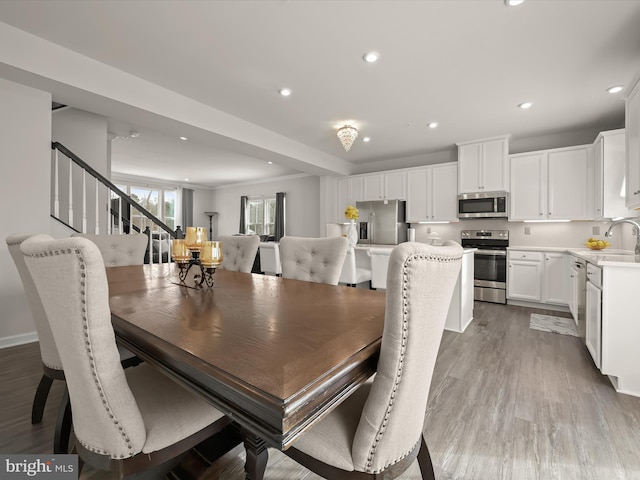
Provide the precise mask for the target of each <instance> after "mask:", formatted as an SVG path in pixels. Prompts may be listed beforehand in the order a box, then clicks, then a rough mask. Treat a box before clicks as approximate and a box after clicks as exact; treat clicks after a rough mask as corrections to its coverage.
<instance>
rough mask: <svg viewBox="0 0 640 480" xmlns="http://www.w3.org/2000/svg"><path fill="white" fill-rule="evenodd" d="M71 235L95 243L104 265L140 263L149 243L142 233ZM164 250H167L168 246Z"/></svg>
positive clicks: (119, 265) (117, 265) (116, 265)
mask: <svg viewBox="0 0 640 480" xmlns="http://www.w3.org/2000/svg"><path fill="white" fill-rule="evenodd" d="M72 236H74V237H83V238H88V239H89V240H91V241H92V242H93V243H95V244H96V246H97V247H98V249H99V250H100V253H101V254H102V259H103V261H104V265H105V267H124V266H127V265H142V264H143V263H144V257H145V253H146V252H147V246H148V244H149V237H147V235H145V234H144V233H131V234H124V235H93V234H89V233H74V234H73V235H72ZM165 251H168V247H167V250H165Z"/></svg>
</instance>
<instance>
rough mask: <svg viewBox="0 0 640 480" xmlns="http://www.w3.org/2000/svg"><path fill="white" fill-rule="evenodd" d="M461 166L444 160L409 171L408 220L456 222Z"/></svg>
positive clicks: (411, 221)
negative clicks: (457, 187) (459, 170)
mask: <svg viewBox="0 0 640 480" xmlns="http://www.w3.org/2000/svg"><path fill="white" fill-rule="evenodd" d="M457 183H458V165H457V164H456V163H445V164H439V165H433V166H428V167H424V168H420V169H416V170H410V171H409V172H408V173H407V222H410V223H416V222H445V221H446V222H457V221H458V215H457V213H458V210H457V193H456V186H457Z"/></svg>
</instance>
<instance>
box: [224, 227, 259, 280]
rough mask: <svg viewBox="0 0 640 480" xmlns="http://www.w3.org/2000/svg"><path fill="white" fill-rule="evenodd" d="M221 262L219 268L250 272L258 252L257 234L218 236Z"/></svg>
mask: <svg viewBox="0 0 640 480" xmlns="http://www.w3.org/2000/svg"><path fill="white" fill-rule="evenodd" d="M220 241H221V242H222V263H221V264H220V267H219V268H222V269H223V270H232V271H234V272H244V273H250V272H251V269H252V268H253V262H254V260H255V258H256V254H257V253H258V244H259V243H260V237H259V236H258V235H234V236H227V237H220Z"/></svg>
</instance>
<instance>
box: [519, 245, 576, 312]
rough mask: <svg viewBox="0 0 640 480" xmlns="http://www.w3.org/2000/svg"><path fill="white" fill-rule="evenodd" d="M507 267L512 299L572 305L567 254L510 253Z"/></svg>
mask: <svg viewBox="0 0 640 480" xmlns="http://www.w3.org/2000/svg"><path fill="white" fill-rule="evenodd" d="M507 266H508V268H507V298H508V299H512V300H523V301H527V302H536V303H545V304H546V303H549V304H553V305H568V303H569V281H568V280H569V275H568V270H567V269H568V268H569V264H568V259H567V254H565V253H563V252H538V251H528V250H527V251H525V250H509V251H508V254H507Z"/></svg>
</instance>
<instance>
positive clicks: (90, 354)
mask: <svg viewBox="0 0 640 480" xmlns="http://www.w3.org/2000/svg"><path fill="white" fill-rule="evenodd" d="M72 253H75V255H76V257H77V259H78V262H79V263H80V270H85V265H84V258H82V255H81V254H80V250H77V249H76V250H73V251H72V250H71V249H70V248H68V249H67V250H66V251H65V250H54V251H49V252H43V253H39V254H35V255H29V256H32V257H48V256H53V255H64V254H72ZM80 278H82V280H81V281H80V295H81V296H82V300H81V303H82V323H83V326H82V328H83V329H84V338H85V346H86V351H87V356H88V358H89V361H90V362H91V374H92V376H93V381H94V383H95V385H96V388H97V389H98V392H100V398H101V399H102V405H103V406H104V408H105V410H106V412H107V413H108V414H109V418H110V419H111V421H112V422H113V424H114V425H115V426H116V427H117V428H118V430H119V431H120V435H121V436H122V438H123V440H124V441H125V443H126V445H127V448H128V450H129V456H130V457H131V456H133V455H135V451H134V448H133V445H132V444H131V441H130V440H129V435H128V434H127V433H126V432H125V430H124V428H123V427H122V426H121V425H120V424H119V422H118V420H117V419H116V418H115V416H114V415H113V411H112V410H111V408H110V407H109V404H108V402H107V400H106V398H105V396H104V393H102V385H101V384H100V379H99V378H98V374H97V373H96V367H95V361H94V358H93V352H92V350H91V341H90V339H89V333H88V330H89V325H88V323H89V322H88V318H87V309H86V304H87V301H86V298H85V297H86V291H85V281H84V279H85V278H86V274H85V273H84V272H82V273H81V274H80ZM78 440H79V439H78ZM79 441H80V443H81V444H82V446H83V447H84V448H86V449H87V450H89V451H91V452H94V453H99V454H101V455H108V456H110V457H111V453H110V452H107V451H106V450H102V449H100V448H95V447H92V446H90V445H87V444H86V443H85V442H83V441H82V440H79ZM111 458H113V457H111ZM120 458H126V456H125V455H120Z"/></svg>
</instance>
